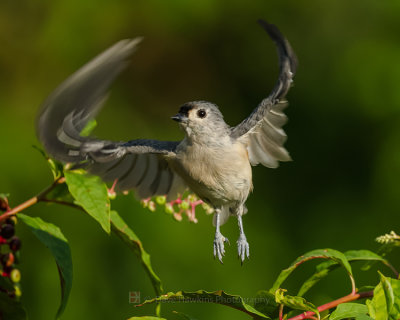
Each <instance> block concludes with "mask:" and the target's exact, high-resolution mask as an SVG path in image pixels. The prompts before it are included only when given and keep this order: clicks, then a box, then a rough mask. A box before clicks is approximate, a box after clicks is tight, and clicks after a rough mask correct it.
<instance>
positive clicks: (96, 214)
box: [64, 170, 110, 233]
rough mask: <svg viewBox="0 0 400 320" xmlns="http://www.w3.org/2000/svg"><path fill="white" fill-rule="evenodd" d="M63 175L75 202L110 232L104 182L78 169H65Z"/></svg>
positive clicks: (108, 203)
mask: <svg viewBox="0 0 400 320" xmlns="http://www.w3.org/2000/svg"><path fill="white" fill-rule="evenodd" d="M64 176H65V182H66V183H67V185H68V190H69V192H70V193H71V195H72V196H73V197H74V199H75V201H76V203H77V204H79V205H80V206H81V207H82V208H83V209H84V210H85V211H86V212H87V213H88V214H89V215H90V216H91V217H92V218H93V219H95V220H96V221H97V222H98V223H100V225H101V227H102V228H103V229H104V231H105V232H107V233H110V200H109V198H108V194H107V186H106V184H105V183H104V182H103V181H102V180H101V179H100V178H99V177H97V176H91V175H88V174H84V173H83V172H82V171H78V170H75V171H68V170H65V171H64Z"/></svg>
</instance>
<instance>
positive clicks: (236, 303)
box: [139, 290, 270, 319]
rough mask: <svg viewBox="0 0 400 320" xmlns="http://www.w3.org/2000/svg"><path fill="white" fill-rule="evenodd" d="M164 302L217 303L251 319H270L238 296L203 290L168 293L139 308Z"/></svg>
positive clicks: (220, 291)
mask: <svg viewBox="0 0 400 320" xmlns="http://www.w3.org/2000/svg"><path fill="white" fill-rule="evenodd" d="M165 301H180V302H196V301H197V302H202V303H204V302H208V303H217V304H222V305H225V306H228V307H231V308H234V309H237V310H240V311H242V312H245V313H247V314H248V315H250V316H252V317H253V318H256V319H258V318H261V319H270V317H268V316H266V315H265V314H262V313H261V312H259V311H257V310H256V309H255V308H253V307H252V306H250V305H248V304H247V303H245V302H244V300H243V298H242V297H240V296H238V295H230V294H227V293H225V292H224V291H222V290H218V291H214V292H207V291H205V290H198V291H195V292H186V291H178V292H176V293H174V292H169V293H167V294H164V295H162V296H160V297H158V298H154V299H151V300H146V301H145V302H143V303H142V304H140V305H139V306H142V305H145V304H149V303H156V302H165Z"/></svg>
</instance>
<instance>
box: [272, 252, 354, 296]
mask: <svg viewBox="0 0 400 320" xmlns="http://www.w3.org/2000/svg"><path fill="white" fill-rule="evenodd" d="M318 258H322V259H330V260H332V261H333V262H336V263H339V264H340V265H342V266H343V267H344V268H345V269H346V271H347V273H348V274H349V276H350V278H351V279H352V280H353V274H352V271H351V266H350V263H349V262H348V260H347V258H346V256H345V255H344V254H343V253H341V252H340V251H337V250H333V249H317V250H313V251H309V252H307V253H306V254H304V255H302V256H300V257H298V258H297V259H296V260H295V261H294V262H293V263H292V264H291V265H290V266H289V267H288V268H287V269H284V270H282V271H281V273H280V274H279V276H278V279H276V281H275V283H274V284H273V286H272V288H271V289H270V290H269V291H270V292H271V293H275V291H276V290H277V289H279V288H280V286H281V285H282V283H283V282H284V281H285V280H286V279H287V277H289V275H290V274H291V273H292V272H293V271H294V270H295V269H296V268H297V267H298V266H299V265H300V264H302V263H304V262H306V261H309V260H312V259H318Z"/></svg>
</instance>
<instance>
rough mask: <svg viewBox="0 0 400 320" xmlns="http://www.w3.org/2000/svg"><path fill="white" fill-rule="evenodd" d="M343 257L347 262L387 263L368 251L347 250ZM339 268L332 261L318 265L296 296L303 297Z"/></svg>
mask: <svg viewBox="0 0 400 320" xmlns="http://www.w3.org/2000/svg"><path fill="white" fill-rule="evenodd" d="M344 255H345V257H346V258H347V260H348V261H349V262H355V261H380V262H382V263H384V264H385V265H388V262H387V261H386V260H385V259H383V258H382V257H381V256H379V255H377V254H376V253H374V252H372V251H369V250H349V251H346V252H344ZM339 266H340V264H338V263H337V262H336V261H334V260H329V261H325V262H322V263H320V264H318V265H317V266H316V267H315V269H316V272H315V273H314V274H313V275H312V276H311V277H310V278H308V279H307V280H306V281H305V282H304V283H303V285H302V286H301V288H300V290H299V292H298V294H297V295H298V296H303V295H304V294H305V293H306V292H307V291H308V290H310V289H311V287H313V286H314V285H315V284H316V283H317V282H319V281H320V280H321V279H323V278H325V277H326V276H327V275H328V274H329V272H331V271H332V270H334V269H336V268H338V267H339Z"/></svg>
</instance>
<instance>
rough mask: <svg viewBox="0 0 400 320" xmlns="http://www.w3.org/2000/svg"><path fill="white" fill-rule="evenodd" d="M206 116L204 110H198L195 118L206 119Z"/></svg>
mask: <svg viewBox="0 0 400 320" xmlns="http://www.w3.org/2000/svg"><path fill="white" fill-rule="evenodd" d="M206 115H207V112H206V110H204V109H200V110H199V111H197V116H198V117H199V118H202V119H203V118H205V117H206Z"/></svg>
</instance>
